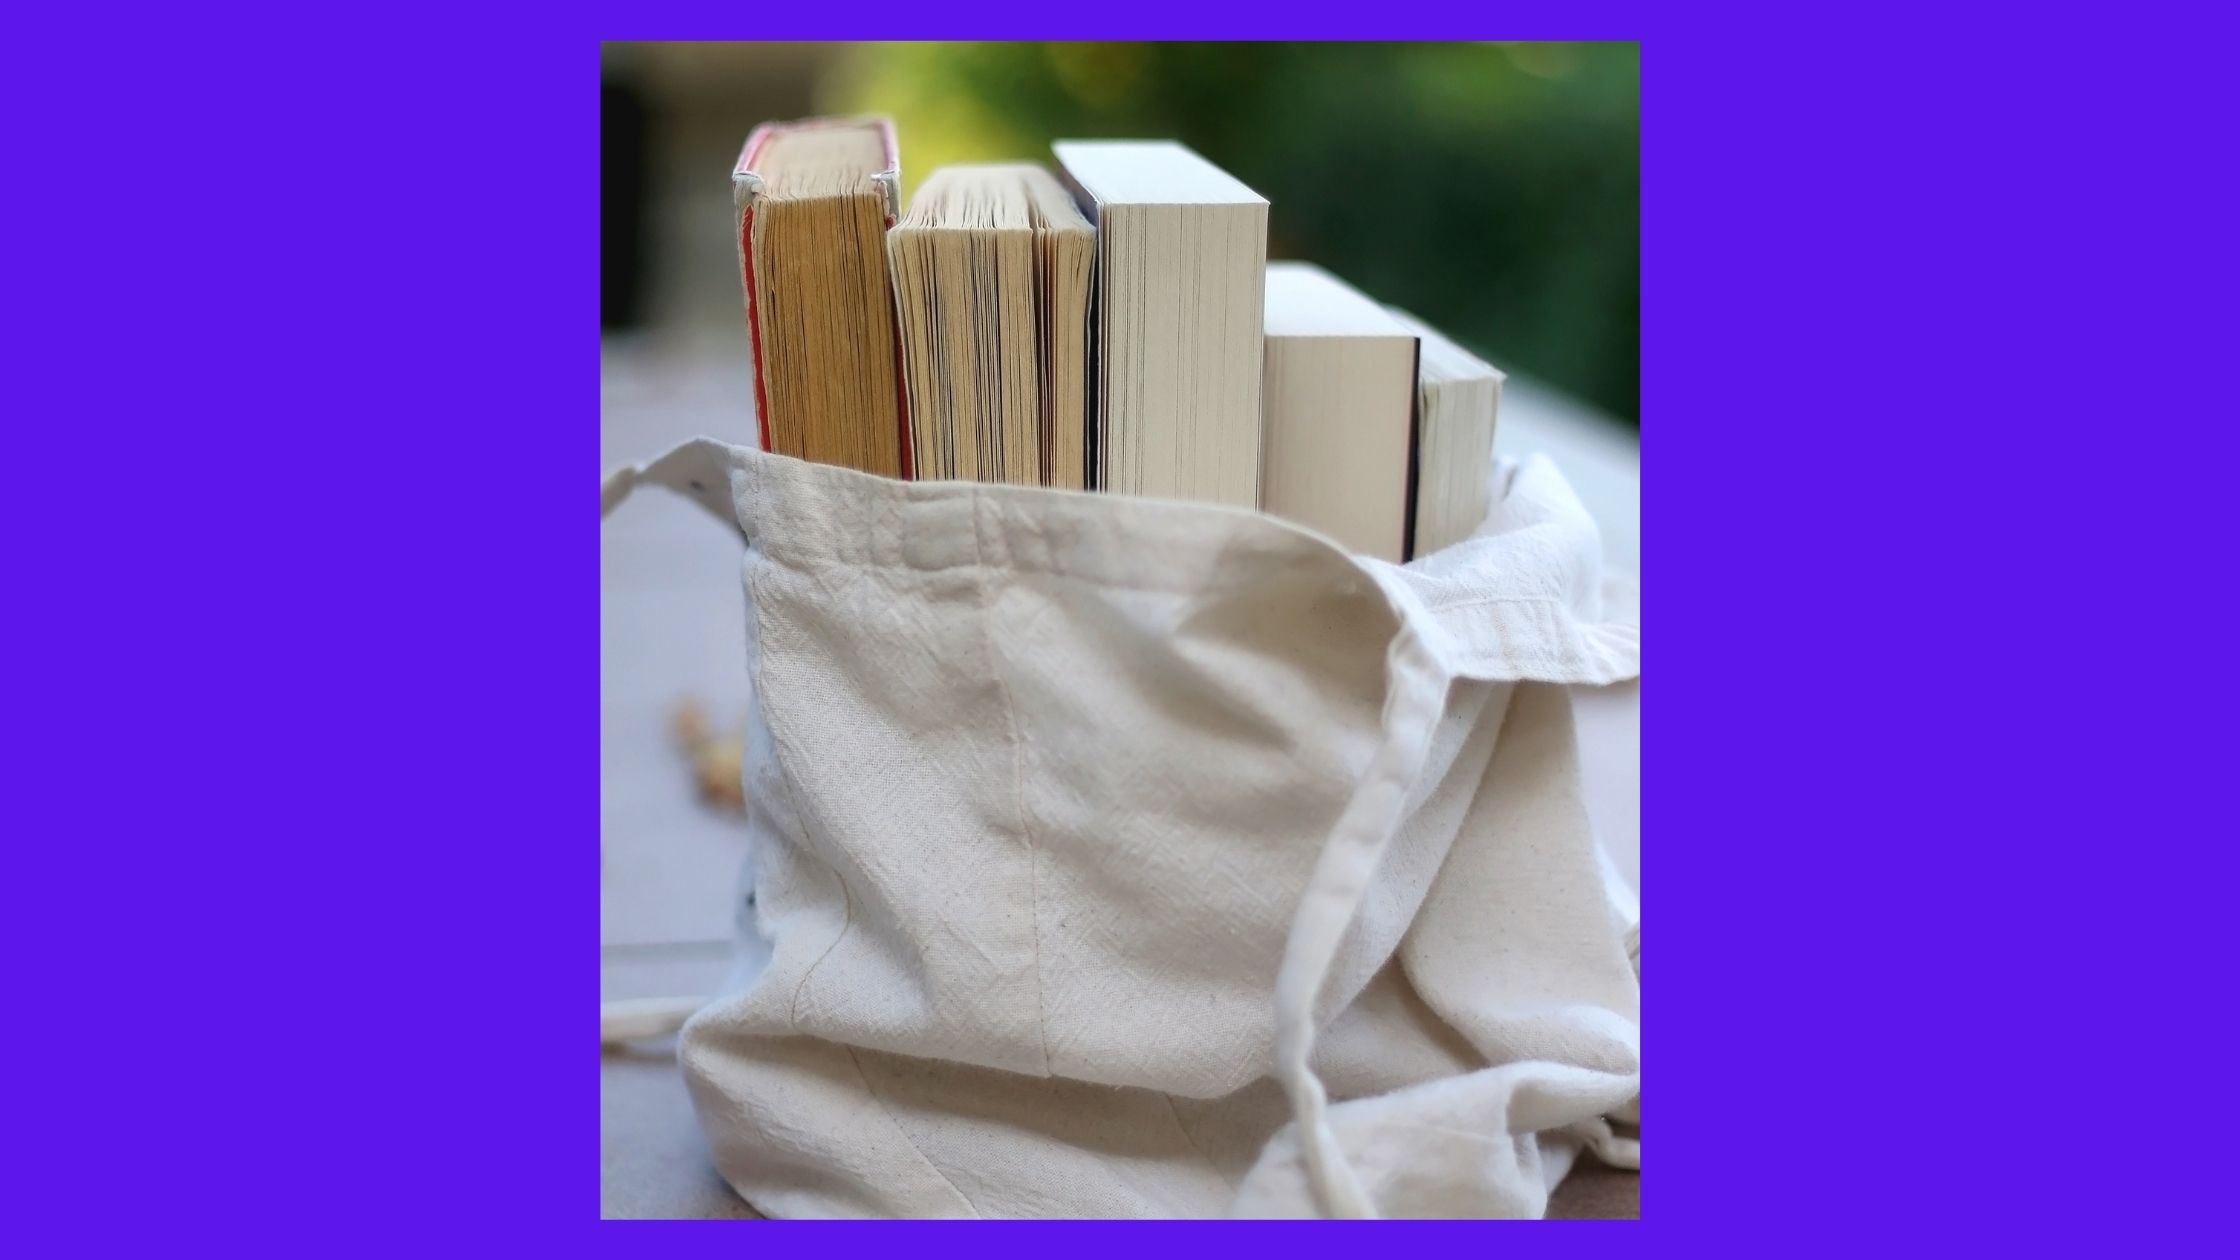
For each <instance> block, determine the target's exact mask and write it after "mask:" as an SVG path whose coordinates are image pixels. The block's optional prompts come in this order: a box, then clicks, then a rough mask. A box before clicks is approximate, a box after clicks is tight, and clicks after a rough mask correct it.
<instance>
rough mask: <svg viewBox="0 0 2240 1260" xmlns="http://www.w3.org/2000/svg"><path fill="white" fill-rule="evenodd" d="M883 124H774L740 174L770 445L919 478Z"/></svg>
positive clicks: (888, 134) (755, 345)
mask: <svg viewBox="0 0 2240 1260" xmlns="http://www.w3.org/2000/svg"><path fill="white" fill-rule="evenodd" d="M899 173H900V168H899V164H898V162H897V159H896V154H895V141H894V124H893V123H891V122H889V121H887V120H886V119H883V118H866V119H826V118H814V119H807V120H804V121H800V122H788V123H766V124H764V125H763V126H760V127H757V128H756V129H755V131H754V134H753V135H751V136H749V137H747V143H746V146H745V147H744V148H743V149H741V150H740V152H739V162H738V165H737V166H736V167H734V168H733V170H732V174H731V190H732V204H733V206H734V207H735V209H736V211H737V223H736V226H737V228H738V240H739V268H740V277H741V281H742V283H743V285H744V287H745V290H746V306H747V333H748V341H749V345H750V346H751V348H752V351H753V354H754V383H755V414H756V417H757V418H758V419H759V421H760V422H761V430H762V431H761V440H762V448H763V449H764V450H767V451H776V452H778V453H780V454H784V455H792V456H797V457H799V458H801V459H809V460H816V461H818V462H820V463H827V464H844V465H846V466H848V467H850V468H859V469H862V470H863V471H865V472H872V473H883V474H885V475H887V476H890V477H907V476H909V475H910V465H909V442H908V437H907V433H908V430H907V420H906V418H905V414H904V411H903V407H904V402H903V395H902V385H901V376H902V369H901V365H900V363H899V358H900V352H899V349H898V347H897V345H896V342H895V327H894V298H893V296H892V294H891V292H890V291H889V288H888V282H887V254H886V239H885V238H886V230H887V227H888V225H889V224H891V223H892V222H893V221H894V217H895V210H896V201H897V198H898V193H899V190H898V187H897V181H898V177H899Z"/></svg>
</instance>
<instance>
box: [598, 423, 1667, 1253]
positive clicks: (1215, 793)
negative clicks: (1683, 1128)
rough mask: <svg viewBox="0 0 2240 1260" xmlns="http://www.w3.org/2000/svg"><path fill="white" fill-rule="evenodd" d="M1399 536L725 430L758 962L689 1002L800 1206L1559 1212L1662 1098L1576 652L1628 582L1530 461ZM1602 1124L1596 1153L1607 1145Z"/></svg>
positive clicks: (732, 1144) (1624, 647)
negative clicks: (1586, 1171) (1647, 1104)
mask: <svg viewBox="0 0 2240 1260" xmlns="http://www.w3.org/2000/svg"><path fill="white" fill-rule="evenodd" d="M1494 479H1495V480H1494V486H1493V508H1492V510H1491V512H1490V514H1489V516H1488V518H1487V520H1486V522H1485V523H1484V525H1483V526H1482V527H1481V528H1480V529H1479V531H1478V532H1477V533H1476V534H1475V535H1474V536H1473V537H1471V538H1470V539H1468V540H1466V541H1464V542H1462V543H1458V544H1456V545H1455V546H1453V547H1449V548H1446V549H1444V550H1442V551H1440V552H1438V553H1436V554H1434V555H1432V556H1429V557H1425V558H1424V559H1422V560H1419V561H1417V562H1416V563H1415V564H1413V565H1411V566H1408V567H1406V568H1401V567H1398V566H1394V565H1390V564H1386V563H1383V562H1381V561H1376V560H1370V559H1360V558H1354V557H1349V556H1347V555H1346V554H1344V553H1343V552H1342V551H1341V550H1339V549H1338V548H1337V547H1336V546H1335V545H1333V544H1331V543H1330V542H1328V541H1327V540H1325V539H1323V538H1321V537H1319V536H1317V535H1314V534H1312V533H1309V532H1308V531H1305V530H1303V529H1299V528H1297V527H1294V526H1291V525H1288V524H1286V523H1284V522H1281V521H1278V520H1275V519H1274V518H1271V517H1267V516H1264V515H1261V514H1258V513H1252V512H1243V511H1236V510H1232V509H1227V508H1220V507H1214V506H1208V505H1198V504H1184V503H1168V502H1160V501H1153V500H1144V499H1134V498H1126V497H1120V496H1106V495H1094V494H1078V493H1065V492H1056V491H1047V490H1039V489H1032V488H1021V487H1007V486H989V485H977V484H970V483H956V482H945V483H902V482H896V481H891V480H886V479H881V478H875V477H870V476H866V475H863V474H859V473H855V472H851V471H849V470H845V469H839V468H832V467H826V466H822V465H815V464H808V463H803V462H801V461H797V460H792V459H787V458H784V457H781V456H773V455H768V454H765V453H762V452H760V451H755V450H751V449H744V448H738V447H730V446H725V445H722V444H719V443H715V442H711V441H705V440H703V441H700V442H695V443H690V444H687V445H685V446H683V447H680V448H678V449H677V450H675V451H673V452H671V453H669V454H668V455H666V456H663V457H662V458H660V459H658V460H655V461H653V462H652V463H650V464H647V465H643V466H639V467H634V468H626V469H623V470H620V471H619V472H617V473H615V474H612V475H610V476H609V477H608V478H607V479H606V481H605V482H604V484H603V486H602V494H601V500H602V509H603V510H604V509H606V508H611V507H612V506H613V505H614V504H615V503H618V502H619V501H620V500H621V499H622V498H623V497H624V496H626V495H627V494H628V493H630V491H631V490H632V489H633V488H634V487H635V486H636V485H639V484H655V485H660V486H663V487H666V488H668V489H671V490H675V491H678V492H680V493H683V494H685V495H686V496H687V497H690V498H692V499H694V500H695V501H696V502H698V503H700V504H701V505H702V506H703V507H705V508H706V509H707V510H708V511H709V512H710V513H711V514H713V515H714V516H716V517H717V518H718V519H720V520H723V521H726V522H729V523H732V524H734V525H735V526H736V527H737V528H738V529H739V530H740V531H741V533H742V535H743V536H744V538H745V539H746V542H747V554H746V560H745V564H744V569H743V583H744V587H745V594H746V598H747V600H748V602H749V606H750V613H751V616H750V618H749V623H750V629H749V639H750V642H749V643H748V644H747V654H748V659H749V666H750V669H751V672H752V680H753V683H754V688H753V690H754V703H755V711H754V712H753V713H752V714H750V716H749V721H748V746H747V750H746V751H747V759H746V760H747V769H746V776H747V782H746V795H747V800H748V802H749V821H750V825H751V828H752V830H753V833H754V852H755V862H756V869H755V872H754V876H755V888H756V901H757V908H756V927H755V930H756V931H758V932H760V933H761V934H762V935H763V938H764V942H765V943H766V944H767V946H768V949H769V951H770V961H769V963H768V965H767V966H766V967H765V968H764V969H763V970H762V971H761V972H760V973H759V974H758V975H754V976H753V977H752V978H751V979H750V980H747V981H746V982H744V983H742V984H741V985H740V986H739V987H737V988H736V989H735V990H734V991H732V992H729V993H726V994H725V995H723V996H722V997H720V998H718V999H717V1000H716V1001H715V1002H714V1003H712V1004H711V1005H709V1006H708V1007H706V1008H705V1009H703V1010H702V1011H701V1012H700V1013H699V1014H698V1015H697V1016H695V1017H694V1018H693V1019H692V1020H691V1022H690V1023H688V1024H687V1025H686V1027H685V1030H684V1034H683V1038H682V1042H681V1046H682V1050H681V1056H682V1062H683V1065H684V1070H685V1074H686V1077H687V1080H688V1082H689V1084H690V1087H691V1092H692V1096H693V1099H694V1103H695V1106H696V1107H697V1109H698V1112H699V1115H700V1119H701V1123H702V1126H703V1127H704V1129H705V1130H706V1132H707V1135H708V1139H709V1144H710V1148H711V1150H712V1151H713V1153H714V1156H715V1161H716V1164H717V1167H718V1168H719V1169H720V1171H721V1172H722V1174H723V1176H724V1177H725V1178H726V1180H727V1181H729V1182H730V1184H731V1185H732V1186H733V1187H734V1188H735V1189H736V1190H737V1191H738V1192H739V1193H740V1194H741V1195H743V1196H745V1197H746V1199H747V1200H748V1201H749V1202H751V1203H753V1204H754V1206H755V1207H757V1208H758V1209H760V1210H761V1211H763V1212H765V1213H767V1214H769V1215H773V1216H815V1217H832V1216H908V1217H934V1216H964V1217H972V1216H984V1217H1034V1216H1069V1217H1080V1216H1216V1215H1249V1216H1296V1215H1356V1216H1365V1215H1434V1216H1538V1215H1540V1214H1542V1213H1543V1212H1544V1211H1545V1208H1546V1203H1547V1195H1548V1191H1549V1190H1550V1189H1551V1188H1552V1187H1553V1185H1554V1184H1555V1183H1556V1182H1557V1181H1558V1180H1560V1178H1561V1177H1562V1176H1563V1175H1564V1172H1565V1170H1567V1169H1568V1168H1569V1167H1570V1165H1571V1162H1572V1160H1573V1158H1574V1156H1575V1155H1576V1154H1577V1152H1578V1151H1579V1150H1580V1149H1581V1148H1582V1146H1584V1145H1587V1144H1590V1143H1593V1142H1595V1141H1596V1138H1597V1135H1598V1134H1599V1135H1603V1136H1606V1135H1607V1133H1608V1130H1607V1127H1606V1126H1602V1127H1600V1128H1599V1129H1598V1128H1597V1126H1598V1125H1599V1124H1600V1117H1603V1116H1605V1115H1607V1114H1609V1113H1612V1112H1614V1111H1618V1110H1619V1109H1621V1108H1624V1107H1626V1106H1627V1105H1628V1104H1629V1102H1630V1101H1631V1100H1633V1099H1635V1098H1636V1097H1637V1096H1638V1093H1639V1089H1640V1039H1639V984H1638V977H1637V973H1636V971H1635V969H1634V967H1633V965H1632V963H1631V962H1630V961H1629V953H1628V942H1629V939H1630V940H1634V941H1637V940H1638V910H1637V902H1636V901H1635V900H1634V894H1633V892H1632V890H1631V889H1628V888H1625V887H1623V886H1622V884H1621V881H1619V880H1618V879H1617V878H1616V876H1615V875H1614V873H1613V872H1612V868H1611V863H1610V861H1609V860H1608V859H1607V857H1606V855H1605V854H1604V853H1603V852H1602V851H1601V850H1600V849H1599V848H1598V846H1597V842H1596V838H1595V835H1594V832H1593V828H1592V827H1591V825H1590V824H1589V821H1588V817H1587V813H1586V808H1585V804H1584V801H1583V796H1582V789H1581V784H1580V770H1579V759H1578V748H1577V740H1576V737H1575V733H1574V731H1573V726H1572V714H1571V702H1570V699H1569V693H1568V691H1567V687H1569V686H1574V685H1594V686H1599V685H1604V684H1610V683H1617V682H1621V681H1624V680H1626V679H1630V678H1633V677H1635V676H1636V675H1637V674H1638V670H1639V644H1640V637H1639V632H1638V629H1637V626H1636V624H1635V619H1634V616H1633V614H1632V610H1631V608H1632V603H1633V602H1634V601H1633V600H1632V598H1631V593H1630V590H1628V589H1625V588H1622V587H1617V586H1612V585H1610V584H1607V583H1605V582H1604V580H1603V578H1602V575H1601V573H1600V568H1599V556H1600V548H1599V542H1598V539H1597V537H1596V535H1595V531H1594V527H1593V523H1592V521H1591V520H1589V519H1588V517H1587V515H1586V513H1585V511H1584V510H1583V509H1582V508H1581V507H1580V505H1579V503H1578V501H1577V499H1576V498H1575V497H1574V496H1573V495H1572V494H1571V492H1570V490H1569V489H1568V487H1566V486H1565V485H1564V483H1563V481H1562V478H1561V477H1560V476H1559V475H1558V474H1557V472H1556V471H1555V469H1554V468H1553V467H1552V466H1551V465H1550V464H1548V463H1547V462H1546V461H1544V460H1532V461H1527V462H1526V463H1524V464H1521V465H1518V464H1514V463H1509V462H1504V463H1502V464H1500V465H1498V466H1497V467H1496V468H1495V470H1494ZM1595 1149H1597V1150H1606V1149H1607V1144H1606V1143H1605V1144H1603V1145H1597V1146H1596V1147H1595Z"/></svg>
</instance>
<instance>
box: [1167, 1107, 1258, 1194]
mask: <svg viewBox="0 0 2240 1260" xmlns="http://www.w3.org/2000/svg"><path fill="white" fill-rule="evenodd" d="M1159 1097H1161V1098H1163V1099H1165V1100H1166V1104H1167V1114H1168V1115H1170V1116H1173V1117H1174V1127H1175V1128H1177V1129H1180V1130H1182V1140H1183V1141H1185V1142H1188V1143H1189V1144H1190V1149H1191V1150H1193V1151H1196V1152H1197V1153H1198V1158H1199V1159H1202V1160H1204V1161H1205V1162H1206V1167H1208V1168H1210V1169H1212V1170H1213V1175H1214V1176H1215V1177H1218V1178H1220V1180H1221V1184H1223V1185H1225V1186H1227V1187H1229V1189H1230V1191H1231V1192H1232V1193H1233V1192H1235V1191H1237V1190H1239V1189H1242V1188H1243V1184H1244V1183H1242V1182H1239V1181H1231V1180H1230V1179H1229V1175H1228V1174H1227V1173H1224V1172H1222V1171H1221V1165H1219V1164H1216V1163H1214V1162H1213V1156H1211V1155H1208V1154H1206V1148H1204V1147H1202V1146H1200V1145H1198V1136H1197V1135H1196V1134H1194V1133H1192V1132H1191V1131H1190V1126H1189V1125H1187V1124H1184V1123H1183V1122H1182V1109H1181V1108H1179V1107H1177V1106H1175V1105H1174V1095H1173V1094H1169V1093H1166V1092H1165V1091H1163V1090H1162V1091H1161V1092H1160V1094H1159Z"/></svg>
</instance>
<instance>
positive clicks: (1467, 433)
mask: <svg viewBox="0 0 2240 1260" xmlns="http://www.w3.org/2000/svg"><path fill="white" fill-rule="evenodd" d="M1392 314H1393V318H1395V319H1398V320H1399V321H1400V322H1401V323H1402V324H1404V325H1406V326H1407V327H1408V328H1409V329H1410V330H1411V331H1413V332H1414V333H1415V334H1416V336H1417V337H1418V338H1420V339H1421V340H1422V342H1423V353H1422V355H1421V357H1420V359H1419V370H1418V372H1417V384H1416V466H1417V474H1416V515H1415V521H1416V536H1415V547H1414V552H1413V554H1414V555H1418V556H1427V555H1430V554H1431V553H1432V552H1434V551H1437V550H1439V549H1440V548H1441V547H1445V546H1448V545H1449V544H1452V543H1458V542H1461V541H1462V540H1463V539H1465V538H1468V537H1469V536H1470V535H1471V534H1473V533H1476V532H1477V529H1478V526H1479V525H1481V524H1483V523H1484V521H1485V519H1486V512H1487V510H1488V509H1489V508H1490V507H1491V506H1492V487H1493V431H1494V425H1495V423H1496V422H1497V421H1498V420H1499V418H1500V414H1501V385H1502V382H1504V381H1506V380H1508V379H1509V378H1508V377H1507V376H1506V375H1504V374H1503V373H1502V371H1501V369H1499V368H1497V367H1495V366H1493V365H1492V364H1490V363H1488V362H1486V361H1485V360H1483V359H1481V358H1479V357H1478V356H1476V355H1474V354H1472V353H1470V352H1469V351H1468V350H1465V349H1463V348H1462V347H1461V346H1458V345H1456V344H1455V343H1454V342H1452V341H1450V340H1448V339H1447V337H1446V336H1445V335H1444V334H1442V333H1441V332H1439V330H1437V329H1435V328H1433V327H1431V326H1430V325H1429V324H1426V323H1424V322H1423V321H1421V320H1419V319H1417V318H1416V317H1415V316H1413V315H1410V314H1408V313H1407V312H1406V311H1402V310H1397V309H1395V310H1393V312H1392Z"/></svg>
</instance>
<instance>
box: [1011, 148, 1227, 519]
mask: <svg viewBox="0 0 2240 1260" xmlns="http://www.w3.org/2000/svg"><path fill="white" fill-rule="evenodd" d="M1052 148H1053V151H1054V152H1055V153H1056V154H1057V157H1058V161H1059V163H1060V165H1061V168H1062V173H1063V175H1064V177H1065V179H1066V181H1067V183H1068V184H1069V185H1070V186H1071V187H1072V188H1073V190H1074V192H1075V195H1076V198H1077V200H1079V202H1080V203H1081V206H1082V208H1083V212H1084V213H1086V214H1087V215H1088V216H1089V217H1090V218H1091V219H1092V220H1093V221H1094V222H1095V223H1096V226H1097V282H1096V283H1097V295H1098V296H1097V301H1098V313H1097V324H1096V330H1097V331H1096V344H1095V350H1096V353H1095V355H1094V360H1095V368H1094V375H1095V383H1094V386H1093V388H1092V391H1091V397H1092V398H1093V399H1094V403H1095V406H1094V412H1095V414H1094V415H1093V416H1092V418H1091V422H1090V427H1089V434H1090V451H1089V463H1090V467H1091V468H1092V469H1094V470H1095V473H1096V476H1097V478H1098V483H1099V484H1100V485H1101V487H1102V488H1103V489H1105V490H1108V491H1111V492H1113V493H1117V494H1138V495H1148V496H1153V497H1159V498H1176V499H1195V500H1200V501H1204V502H1212V503H1227V504H1231V505H1233V506H1237V507H1256V506H1258V505H1259V502H1260V467H1261V455H1260V440H1261V433H1260V413H1261V398H1260V393H1261V357H1262V345H1261V340H1262V339H1261V304H1262V299H1263V283H1264V280H1265V275H1266V269H1267V252H1268V202H1267V199H1266V198H1264V197H1262V196H1260V195H1259V194H1258V193H1255V192H1253V191H1252V190H1251V189H1250V188H1247V187H1245V185H1244V184H1242V183H1240V182H1239V181H1238V180H1237V179H1236V178H1235V177H1233V176H1231V175H1229V174H1228V173H1227V172H1225V171H1223V170H1221V169H1220V168H1219V167H1217V166H1215V165H1213V164H1212V163H1211V162H1208V161H1206V160H1205V159H1204V158H1202V157H1200V156H1198V155H1197V154H1195V153H1193V152H1191V151H1190V150H1188V149H1186V148H1184V147H1183V146H1181V145H1179V144H1175V143H1173V142H1171V141H1121V140H1112V141H1090V140H1061V141H1059V142H1057V144H1055V145H1054V146H1052Z"/></svg>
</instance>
